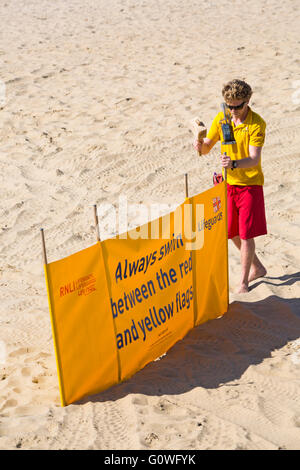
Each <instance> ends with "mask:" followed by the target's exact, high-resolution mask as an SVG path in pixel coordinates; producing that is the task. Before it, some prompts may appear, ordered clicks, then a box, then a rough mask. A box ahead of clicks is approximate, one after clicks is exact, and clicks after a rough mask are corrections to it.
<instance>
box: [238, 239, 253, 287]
mask: <svg viewBox="0 0 300 470" xmlns="http://www.w3.org/2000/svg"><path fill="white" fill-rule="evenodd" d="M254 254H255V243H254V239H253V238H250V239H248V240H241V265H242V278H241V283H240V287H239V290H238V292H239V293H242V292H248V291H249V288H248V283H249V273H250V268H251V264H252V261H253V258H254Z"/></svg>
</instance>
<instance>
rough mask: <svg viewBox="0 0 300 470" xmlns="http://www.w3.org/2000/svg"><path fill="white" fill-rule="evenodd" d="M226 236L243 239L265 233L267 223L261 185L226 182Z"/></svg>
mask: <svg viewBox="0 0 300 470" xmlns="http://www.w3.org/2000/svg"><path fill="white" fill-rule="evenodd" d="M227 204H228V238H233V237H236V236H237V235H239V236H240V238H242V239H243V240H248V239H249V238H254V237H258V236H259V235H265V234H266V233H267V223H266V214H265V202H264V193H263V187H262V186H258V185H253V186H233V185H230V184H227Z"/></svg>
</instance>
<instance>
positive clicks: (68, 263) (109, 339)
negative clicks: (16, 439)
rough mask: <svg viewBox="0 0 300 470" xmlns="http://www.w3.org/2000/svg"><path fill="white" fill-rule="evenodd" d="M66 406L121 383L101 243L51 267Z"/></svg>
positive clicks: (50, 284) (53, 314)
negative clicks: (119, 381)
mask: <svg viewBox="0 0 300 470" xmlns="http://www.w3.org/2000/svg"><path fill="white" fill-rule="evenodd" d="M45 272H46V278H47V280H48V283H47V284H48V297H49V304H50V311H51V322H52V331H53V336H54V345H55V351H56V360H57V368H58V376H59V384H60V395H61V403H62V405H66V404H69V403H72V402H74V401H76V400H79V399H80V398H82V397H83V396H85V395H90V394H93V393H97V392H100V391H102V390H104V389H106V388H108V387H110V386H111V385H113V384H115V383H117V382H118V380H119V379H118V360H117V351H116V342H115V333H114V325H113V318H112V316H111V315H110V314H109V311H108V306H109V298H108V291H107V283H106V276H105V268H104V264H103V257H102V249H101V245H100V243H97V244H96V245H93V246H92V247H90V248H87V249H85V250H82V251H80V252H78V253H75V254H73V255H71V256H69V257H67V258H64V259H62V260H59V261H55V262H54V263H50V264H48V265H46V266H45Z"/></svg>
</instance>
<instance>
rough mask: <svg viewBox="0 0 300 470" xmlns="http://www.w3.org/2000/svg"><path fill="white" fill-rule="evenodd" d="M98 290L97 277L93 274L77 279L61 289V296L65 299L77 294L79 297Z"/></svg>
mask: <svg viewBox="0 0 300 470" xmlns="http://www.w3.org/2000/svg"><path fill="white" fill-rule="evenodd" d="M95 290H96V277H95V275H94V274H93V273H91V274H88V275H87V276H83V277H80V278H79V279H75V280H73V281H71V282H68V283H67V284H64V285H63V286H60V288H59V296H60V297H65V296H66V295H69V294H72V293H77V295H79V296H80V295H89V294H92V292H95Z"/></svg>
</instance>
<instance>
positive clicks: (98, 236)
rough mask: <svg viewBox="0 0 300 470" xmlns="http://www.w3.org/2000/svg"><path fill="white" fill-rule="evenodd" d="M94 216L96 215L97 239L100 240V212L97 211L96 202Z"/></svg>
mask: <svg viewBox="0 0 300 470" xmlns="http://www.w3.org/2000/svg"><path fill="white" fill-rule="evenodd" d="M94 217H95V225H96V234H97V241H98V242H100V241H101V239H100V231H99V220H98V213H97V205H96V204H94Z"/></svg>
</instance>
